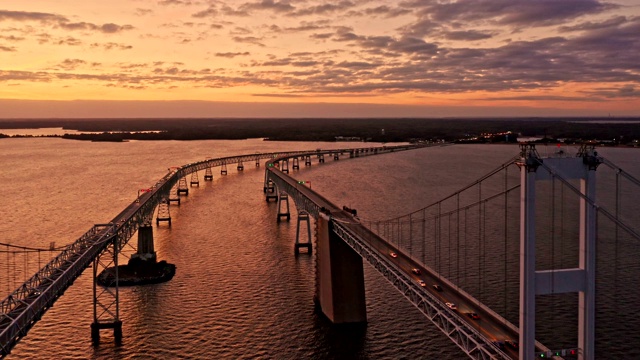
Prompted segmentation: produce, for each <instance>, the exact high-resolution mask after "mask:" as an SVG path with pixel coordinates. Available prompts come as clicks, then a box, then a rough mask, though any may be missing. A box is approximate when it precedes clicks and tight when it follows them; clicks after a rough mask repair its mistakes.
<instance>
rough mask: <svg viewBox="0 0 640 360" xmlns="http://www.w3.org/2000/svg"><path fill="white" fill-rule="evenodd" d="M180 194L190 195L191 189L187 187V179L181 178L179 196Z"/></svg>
mask: <svg viewBox="0 0 640 360" xmlns="http://www.w3.org/2000/svg"><path fill="white" fill-rule="evenodd" d="M180 194H185V195H189V188H188V187H187V179H186V178H185V177H181V178H180V180H178V196H179V195H180Z"/></svg>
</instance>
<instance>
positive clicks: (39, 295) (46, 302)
mask: <svg viewBox="0 0 640 360" xmlns="http://www.w3.org/2000/svg"><path fill="white" fill-rule="evenodd" d="M418 147H421V145H401V146H384V147H367V148H345V149H332V150H304V151H289V152H274V153H256V154H248V155H239V156H229V157H222V158H216V159H211V158H207V159H206V160H203V161H199V162H194V163H190V164H186V165H183V166H181V167H173V168H169V169H168V170H169V171H168V173H167V174H166V175H165V176H164V177H163V178H162V179H160V180H159V181H158V182H157V183H156V184H155V185H153V186H152V187H151V188H150V189H149V191H145V192H143V193H142V194H139V197H138V198H137V199H136V200H135V201H134V202H132V203H131V204H130V205H129V206H128V207H127V208H125V209H124V210H123V211H122V212H120V214H118V215H117V216H116V217H115V218H113V220H112V221H110V222H109V223H107V224H96V225H95V226H93V227H92V228H91V229H89V230H88V231H87V232H86V233H84V234H83V235H82V236H80V238H78V239H77V240H76V241H75V242H73V243H72V244H70V245H68V246H66V248H65V249H64V250H63V251H62V252H61V253H60V254H59V255H58V256H56V257H55V258H54V259H53V260H51V261H50V262H49V263H48V264H46V265H45V266H44V267H43V268H42V269H40V270H38V272H37V273H36V274H35V275H33V276H32V277H31V278H30V279H28V280H27V281H25V282H24V283H23V284H22V285H21V286H20V287H18V288H17V289H16V290H14V291H13V292H12V293H11V294H9V296H7V297H6V298H5V299H4V300H2V302H0V310H1V311H2V312H1V313H0V358H3V357H4V356H6V355H7V354H9V353H10V352H11V349H13V347H14V346H15V345H16V344H17V343H18V341H19V340H20V339H21V338H23V337H24V336H26V335H27V332H28V331H29V330H30V329H31V327H33V325H34V324H35V323H36V322H38V321H39V320H40V319H41V318H42V315H43V314H44V313H45V312H46V311H47V310H48V309H49V308H50V307H51V306H53V304H54V303H55V301H56V300H57V299H58V298H59V297H60V296H62V295H63V294H64V292H65V290H66V289H67V288H68V287H69V286H71V285H72V284H73V282H74V281H75V279H77V278H78V277H79V276H80V275H81V274H82V272H83V271H84V270H85V269H86V268H87V267H88V266H90V265H91V264H92V263H93V262H96V261H99V259H100V257H101V256H102V255H110V256H111V257H113V256H114V255H113V254H114V253H115V254H117V253H119V252H120V251H121V250H122V248H123V247H124V246H125V245H126V244H127V243H128V241H129V240H130V239H131V237H132V236H133V235H134V234H135V233H136V231H137V230H138V227H139V226H140V225H144V224H149V223H150V222H151V219H152V218H153V214H154V211H155V209H156V207H157V206H158V204H159V203H160V202H161V201H163V200H164V199H168V198H169V195H170V192H171V189H172V188H173V187H174V185H176V184H177V183H178V181H179V180H180V179H182V178H184V177H186V176H188V175H190V174H192V173H194V172H197V171H200V170H206V169H210V168H211V167H217V166H220V167H222V166H225V167H226V165H228V164H239V165H240V164H243V163H245V162H252V161H253V162H256V164H259V163H258V162H259V161H260V160H264V159H275V158H278V157H294V156H297V157H300V156H311V155H324V154H345V153H348V154H350V156H351V157H359V156H363V155H365V154H366V155H373V154H378V153H385V152H392V151H399V150H408V149H414V148H418ZM336 156H337V155H336ZM298 201H303V202H305V200H300V199H299V200H298ZM296 204H298V202H296ZM308 205H309V206H310V207H312V204H311V203H309V204H308ZM312 214H314V216H317V210H314V212H313V213H312ZM114 250H115V251H114ZM95 275H96V274H94V276H95ZM94 282H95V279H94ZM94 286H95V284H94ZM117 294H118V291H117V287H116V290H115V291H102V292H100V293H99V294H97V295H96V297H99V296H106V297H108V299H106V300H100V299H96V298H94V308H95V307H96V306H100V307H102V308H101V315H105V316H107V318H98V317H96V318H95V321H96V322H103V321H105V322H109V321H119V319H118V312H117V310H116V311H115V312H114V311H112V309H111V306H112V305H114V304H115V306H116V307H117V304H118V295H117ZM109 317H111V318H109Z"/></svg>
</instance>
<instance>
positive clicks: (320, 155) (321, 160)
mask: <svg viewBox="0 0 640 360" xmlns="http://www.w3.org/2000/svg"><path fill="white" fill-rule="evenodd" d="M318 163H324V154H318Z"/></svg>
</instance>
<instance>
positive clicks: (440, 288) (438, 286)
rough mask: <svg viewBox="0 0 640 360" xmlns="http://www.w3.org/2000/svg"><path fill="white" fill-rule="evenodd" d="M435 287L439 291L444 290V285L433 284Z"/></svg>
mask: <svg viewBox="0 0 640 360" xmlns="http://www.w3.org/2000/svg"><path fill="white" fill-rule="evenodd" d="M433 288H434V289H435V290H436V291H438V292H441V291H442V286H440V285H438V284H435V285H433Z"/></svg>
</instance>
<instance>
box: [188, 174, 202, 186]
mask: <svg viewBox="0 0 640 360" xmlns="http://www.w3.org/2000/svg"><path fill="white" fill-rule="evenodd" d="M189 185H191V186H193V185H195V186H200V180H199V179H198V172H197V171H194V172H192V173H191V181H190V182H189Z"/></svg>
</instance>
